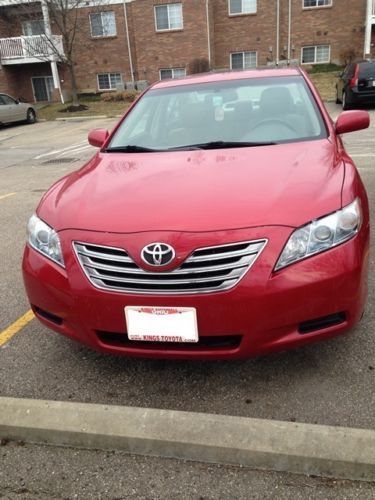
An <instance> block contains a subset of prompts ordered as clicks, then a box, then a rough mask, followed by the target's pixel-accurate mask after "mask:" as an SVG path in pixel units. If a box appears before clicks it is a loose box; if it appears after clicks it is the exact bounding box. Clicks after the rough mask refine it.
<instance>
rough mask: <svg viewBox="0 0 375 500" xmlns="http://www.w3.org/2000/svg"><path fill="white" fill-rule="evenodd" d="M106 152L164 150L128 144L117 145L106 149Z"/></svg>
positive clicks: (153, 151) (151, 151)
mask: <svg viewBox="0 0 375 500" xmlns="http://www.w3.org/2000/svg"><path fill="white" fill-rule="evenodd" d="M104 151H105V152H106V153H155V152H157V151H163V150H162V149H152V148H145V147H143V146H136V145H135V144H128V145H127V146H115V147H113V148H107V149H105V150H104Z"/></svg>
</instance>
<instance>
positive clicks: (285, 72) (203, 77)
mask: <svg viewBox="0 0 375 500" xmlns="http://www.w3.org/2000/svg"><path fill="white" fill-rule="evenodd" d="M297 75H302V71H301V70H300V69H299V68H297V67H289V68H264V69H252V70H242V71H226V72H222V73H201V74H197V75H190V76H186V77H184V78H176V79H171V80H162V81H160V82H156V83H154V84H153V85H152V88H153V89H161V88H167V87H178V86H180V85H192V84H196V83H212V82H225V81H231V80H244V79H249V78H272V77H277V76H297Z"/></svg>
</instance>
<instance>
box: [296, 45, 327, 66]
mask: <svg viewBox="0 0 375 500" xmlns="http://www.w3.org/2000/svg"><path fill="white" fill-rule="evenodd" d="M317 47H328V60H327V61H319V62H317V61H316V52H317ZM311 48H313V49H315V51H314V62H302V60H303V49H311ZM330 62H331V45H329V44H328V43H319V44H318V45H304V46H303V47H301V64H306V65H307V64H327V63H330Z"/></svg>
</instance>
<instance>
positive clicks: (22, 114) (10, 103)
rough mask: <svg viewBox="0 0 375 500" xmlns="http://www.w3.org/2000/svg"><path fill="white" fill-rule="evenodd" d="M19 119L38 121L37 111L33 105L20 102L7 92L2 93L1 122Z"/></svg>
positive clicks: (0, 104) (31, 121) (0, 98)
mask: <svg viewBox="0 0 375 500" xmlns="http://www.w3.org/2000/svg"><path fill="white" fill-rule="evenodd" d="M19 121H26V122H27V123H35V122H36V111H35V108H34V107H33V105H32V104H29V103H25V102H20V101H19V100H18V99H13V97H10V96H9V95H7V94H0V124H4V123H11V122H19Z"/></svg>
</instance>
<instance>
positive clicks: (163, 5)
mask: <svg viewBox="0 0 375 500" xmlns="http://www.w3.org/2000/svg"><path fill="white" fill-rule="evenodd" d="M171 5H179V6H180V8H181V26H180V27H178V28H164V29H159V28H158V22H157V17H156V10H157V9H158V8H160V7H167V11H168V26H170V21H169V7H170V6H171ZM154 19H155V30H156V31H158V32H161V33H162V32H163V31H179V30H183V29H184V13H183V8H182V3H181V2H174V3H163V4H160V5H154Z"/></svg>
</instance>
